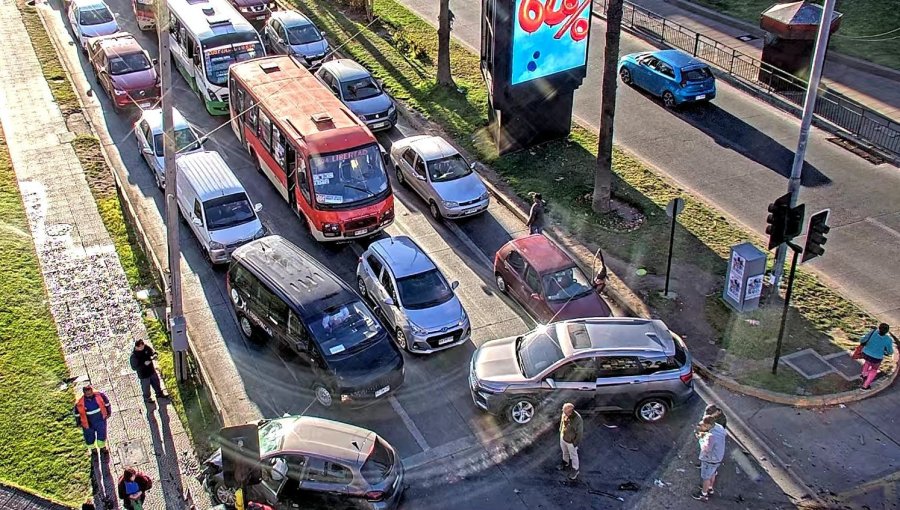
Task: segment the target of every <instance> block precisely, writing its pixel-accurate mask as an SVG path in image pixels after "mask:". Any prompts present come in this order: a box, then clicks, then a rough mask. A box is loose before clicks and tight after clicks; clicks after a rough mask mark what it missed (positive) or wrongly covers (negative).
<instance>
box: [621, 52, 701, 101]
mask: <svg viewBox="0 0 900 510" xmlns="http://www.w3.org/2000/svg"><path fill="white" fill-rule="evenodd" d="M619 77H620V78H622V82H623V83H625V84H628V85H632V84H633V85H634V86H636V87H639V88H642V89H644V90H646V91H647V92H649V93H651V94H653V95H654V96H657V97H661V98H662V100H663V104H664V105H665V106H666V107H667V108H674V107H675V106H678V105H680V104H682V103H693V102H697V101H709V100H711V99H712V98H714V97H716V79H715V78H714V77H713V74H712V71H711V70H710V69H709V66H708V65H706V64H704V63H703V62H701V61H700V60H698V59H696V58H694V57H692V56H690V55H688V54H686V53H682V52H680V51H678V50H663V51H646V52H641V53H632V54H630V55H625V56H624V57H622V58H620V59H619Z"/></svg>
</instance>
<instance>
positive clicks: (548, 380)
mask: <svg viewBox="0 0 900 510" xmlns="http://www.w3.org/2000/svg"><path fill="white" fill-rule="evenodd" d="M544 382H545V383H547V386H549V387H551V388H553V389H556V381H554V380H553V378H552V377H548V378H546V379H544Z"/></svg>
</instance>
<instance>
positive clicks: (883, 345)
mask: <svg viewBox="0 0 900 510" xmlns="http://www.w3.org/2000/svg"><path fill="white" fill-rule="evenodd" d="M890 330H891V327H890V326H888V325H887V324H885V323H883V322H882V323H881V324H879V325H878V329H873V330H872V331H870V332H869V333H868V334H866V335H863V337H862V338H860V339H859V343H860V344H862V346H863V350H862V357H863V359H864V360H866V362H865V363H863V367H862V374H860V377H861V378H862V380H863V383H862V389H864V390H868V389H869V388H870V387H871V386H872V381H874V380H875V376H877V375H878V367H879V366H881V360H883V359H884V357H885V356H890V355H891V354H894V340H893V339H892V338H891V335H889V334H888V332H889V331H890Z"/></svg>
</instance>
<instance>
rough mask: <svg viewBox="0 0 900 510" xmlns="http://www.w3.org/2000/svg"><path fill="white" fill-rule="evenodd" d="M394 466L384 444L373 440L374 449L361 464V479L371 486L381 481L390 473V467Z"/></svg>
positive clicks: (379, 440) (391, 456)
mask: <svg viewBox="0 0 900 510" xmlns="http://www.w3.org/2000/svg"><path fill="white" fill-rule="evenodd" d="M393 465H394V457H393V455H391V451H390V450H388V449H387V447H386V446H385V445H384V442H383V441H382V440H381V439H380V438H379V439H376V440H375V448H373V449H372V453H371V454H370V455H369V458H368V459H366V462H364V463H363V465H362V468H360V472H361V473H362V476H363V478H365V479H366V481H367V482H369V483H370V484H372V485H375V484H377V483H379V482H381V481H383V480H384V479H385V478H387V476H388V475H389V474H390V473H391V466H393Z"/></svg>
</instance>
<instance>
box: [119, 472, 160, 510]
mask: <svg viewBox="0 0 900 510" xmlns="http://www.w3.org/2000/svg"><path fill="white" fill-rule="evenodd" d="M151 488H153V480H152V479H151V478H150V477H149V476H147V475H145V474H144V473H141V472H140V471H138V470H136V469H134V468H133V467H127V468H125V471H123V472H122V476H120V477H119V481H118V483H117V484H116V493H117V494H118V495H119V499H121V500H122V506H123V507H125V508H126V509H127V510H140V509H141V508H142V507H143V504H144V500H145V499H147V491H148V490H150V489H151Z"/></svg>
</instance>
